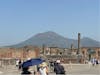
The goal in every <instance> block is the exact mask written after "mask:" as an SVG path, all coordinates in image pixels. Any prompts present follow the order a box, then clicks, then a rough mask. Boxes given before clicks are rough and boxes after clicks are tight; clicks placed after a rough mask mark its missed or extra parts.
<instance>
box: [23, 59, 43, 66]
mask: <svg viewBox="0 0 100 75" xmlns="http://www.w3.org/2000/svg"><path fill="white" fill-rule="evenodd" d="M42 62H44V60H42V59H41V58H35V59H30V60H27V61H25V62H23V64H22V68H25V67H29V66H34V65H39V64H41V63H42Z"/></svg>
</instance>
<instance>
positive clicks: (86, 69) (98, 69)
mask: <svg viewBox="0 0 100 75" xmlns="http://www.w3.org/2000/svg"><path fill="white" fill-rule="evenodd" d="M63 65H64V67H65V70H66V74H67V75H100V65H96V66H92V65H89V64H63ZM20 73H21V71H19V70H18V69H17V68H16V67H15V66H12V65H10V66H5V67H0V75H20ZM49 75H55V73H50V74H49Z"/></svg>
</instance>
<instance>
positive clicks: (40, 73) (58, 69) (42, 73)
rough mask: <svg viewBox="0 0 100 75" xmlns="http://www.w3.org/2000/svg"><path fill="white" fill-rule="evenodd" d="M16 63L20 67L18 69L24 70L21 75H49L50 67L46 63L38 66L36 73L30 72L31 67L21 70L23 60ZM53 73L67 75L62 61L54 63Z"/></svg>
mask: <svg viewBox="0 0 100 75" xmlns="http://www.w3.org/2000/svg"><path fill="white" fill-rule="evenodd" d="M16 62H17V64H16V66H17V67H18V69H21V70H22V72H21V75H49V67H48V65H47V63H46V62H43V63H41V64H39V65H37V71H36V72H35V71H34V73H32V72H31V71H30V67H24V68H23V67H22V68H21V64H22V62H21V60H17V61H16ZM53 72H54V73H55V74H56V75H65V69H64V67H63V66H62V65H61V61H60V60H56V62H54V63H53Z"/></svg>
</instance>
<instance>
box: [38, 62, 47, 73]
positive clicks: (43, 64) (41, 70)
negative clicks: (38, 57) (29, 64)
mask: <svg viewBox="0 0 100 75" xmlns="http://www.w3.org/2000/svg"><path fill="white" fill-rule="evenodd" d="M39 74H40V75H48V67H47V65H46V63H44V62H43V63H42V64H40V68H39Z"/></svg>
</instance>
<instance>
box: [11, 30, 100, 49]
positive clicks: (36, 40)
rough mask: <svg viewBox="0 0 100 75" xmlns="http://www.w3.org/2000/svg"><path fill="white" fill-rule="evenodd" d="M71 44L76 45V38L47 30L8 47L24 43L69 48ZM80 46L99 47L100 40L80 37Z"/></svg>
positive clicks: (20, 45) (19, 45) (24, 44)
mask: <svg viewBox="0 0 100 75" xmlns="http://www.w3.org/2000/svg"><path fill="white" fill-rule="evenodd" d="M71 44H73V45H74V47H77V44H78V42H77V40H74V39H69V38H65V37H63V36H61V35H59V34H57V33H55V32H52V31H48V32H44V33H39V34H36V35H35V36H33V37H31V38H29V39H28V40H26V41H23V42H21V43H19V44H16V45H12V46H9V47H22V46H26V45H33V46H43V45H46V46H49V47H55V46H56V47H61V48H70V46H71ZM81 47H100V42H98V41H96V40H93V39H91V38H87V37H85V38H82V39H81Z"/></svg>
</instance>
